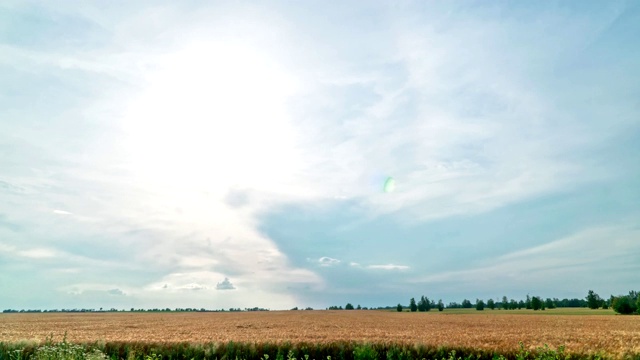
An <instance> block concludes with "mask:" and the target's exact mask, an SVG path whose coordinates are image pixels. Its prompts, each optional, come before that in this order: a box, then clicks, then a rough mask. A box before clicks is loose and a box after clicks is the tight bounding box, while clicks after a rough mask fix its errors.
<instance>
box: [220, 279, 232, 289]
mask: <svg viewBox="0 0 640 360" xmlns="http://www.w3.org/2000/svg"><path fill="white" fill-rule="evenodd" d="M235 288H236V287H235V286H233V284H232V283H231V281H229V279H228V278H224V280H222V281H221V282H219V283H218V284H217V285H216V290H234V289H235Z"/></svg>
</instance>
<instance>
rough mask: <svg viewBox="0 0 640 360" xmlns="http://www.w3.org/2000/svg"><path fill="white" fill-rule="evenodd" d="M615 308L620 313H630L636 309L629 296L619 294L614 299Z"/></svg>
mask: <svg viewBox="0 0 640 360" xmlns="http://www.w3.org/2000/svg"><path fill="white" fill-rule="evenodd" d="M613 310H615V312H617V313H619V314H623V315H628V314H633V312H634V310H635V309H634V306H633V305H632V302H631V298H630V297H629V296H618V297H616V298H614V299H613Z"/></svg>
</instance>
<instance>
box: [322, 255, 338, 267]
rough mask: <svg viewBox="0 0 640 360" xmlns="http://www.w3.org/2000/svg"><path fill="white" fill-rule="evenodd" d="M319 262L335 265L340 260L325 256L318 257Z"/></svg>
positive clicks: (325, 264)
mask: <svg viewBox="0 0 640 360" xmlns="http://www.w3.org/2000/svg"><path fill="white" fill-rule="evenodd" d="M318 263H319V264H320V266H334V265H338V264H340V260H338V259H334V258H330V257H327V256H323V257H321V258H320V259H318Z"/></svg>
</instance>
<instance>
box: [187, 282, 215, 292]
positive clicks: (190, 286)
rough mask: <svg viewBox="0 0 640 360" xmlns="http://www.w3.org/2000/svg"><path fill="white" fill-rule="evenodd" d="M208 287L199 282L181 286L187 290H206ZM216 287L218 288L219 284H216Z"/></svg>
mask: <svg viewBox="0 0 640 360" xmlns="http://www.w3.org/2000/svg"><path fill="white" fill-rule="evenodd" d="M206 288H207V287H206V286H204V285H200V284H197V283H192V284H187V285H184V286H182V287H181V289H185V290H204V289H206ZM216 288H217V286H216Z"/></svg>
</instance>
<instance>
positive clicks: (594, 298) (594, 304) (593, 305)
mask: <svg viewBox="0 0 640 360" xmlns="http://www.w3.org/2000/svg"><path fill="white" fill-rule="evenodd" d="M587 306H588V307H589V309H597V308H599V307H600V296H598V294H596V293H595V292H594V291H593V290H589V293H588V294H587Z"/></svg>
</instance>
